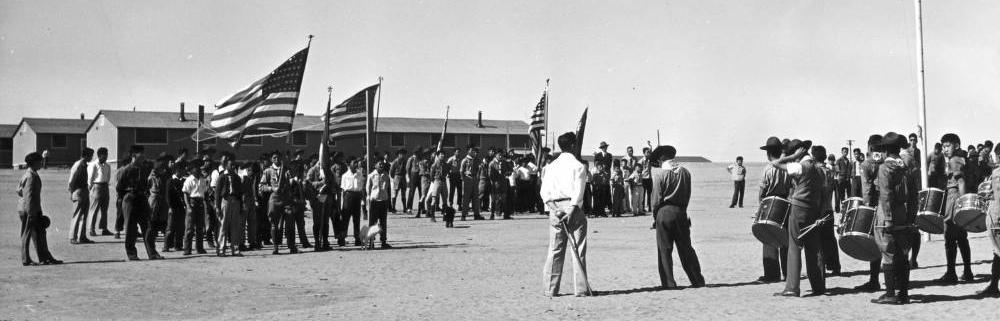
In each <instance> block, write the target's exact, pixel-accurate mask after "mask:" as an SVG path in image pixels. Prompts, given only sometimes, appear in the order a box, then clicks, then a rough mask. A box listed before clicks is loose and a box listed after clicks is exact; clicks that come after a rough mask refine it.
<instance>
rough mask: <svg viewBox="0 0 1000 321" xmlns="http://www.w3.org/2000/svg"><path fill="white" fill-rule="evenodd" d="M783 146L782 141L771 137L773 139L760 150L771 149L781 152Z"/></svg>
mask: <svg viewBox="0 0 1000 321" xmlns="http://www.w3.org/2000/svg"><path fill="white" fill-rule="evenodd" d="M781 146H782V145H781V140H780V139H778V137H774V136H771V137H769V138H768V139H767V142H766V143H764V146H761V147H760V149H761V150H771V149H778V150H780V149H781Z"/></svg>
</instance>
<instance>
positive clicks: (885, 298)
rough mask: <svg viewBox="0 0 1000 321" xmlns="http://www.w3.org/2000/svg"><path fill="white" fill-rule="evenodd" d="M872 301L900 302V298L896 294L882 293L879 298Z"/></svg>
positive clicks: (884, 302)
mask: <svg viewBox="0 0 1000 321" xmlns="http://www.w3.org/2000/svg"><path fill="white" fill-rule="evenodd" d="M872 303H875V304H899V301H898V299H897V298H896V297H895V296H888V295H885V294H883V295H881V296H879V297H878V298H877V299H872Z"/></svg>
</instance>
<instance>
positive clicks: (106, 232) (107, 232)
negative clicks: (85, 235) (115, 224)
mask: <svg viewBox="0 0 1000 321" xmlns="http://www.w3.org/2000/svg"><path fill="white" fill-rule="evenodd" d="M101 235H103V236H112V235H115V233H111V231H108V230H102V231H101Z"/></svg>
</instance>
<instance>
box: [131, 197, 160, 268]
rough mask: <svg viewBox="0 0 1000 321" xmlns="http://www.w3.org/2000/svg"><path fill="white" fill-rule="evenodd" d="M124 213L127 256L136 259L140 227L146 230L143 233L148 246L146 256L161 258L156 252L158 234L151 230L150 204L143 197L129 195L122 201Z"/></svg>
mask: <svg viewBox="0 0 1000 321" xmlns="http://www.w3.org/2000/svg"><path fill="white" fill-rule="evenodd" d="M122 212H123V213H124V214H125V254H126V255H128V257H129V258H136V257H137V255H138V254H137V251H136V248H135V241H136V239H138V238H139V227H140V226H142V227H144V228H145V229H146V230H145V231H144V233H143V243H144V244H145V245H146V255H147V256H149V257H150V258H155V257H157V256H159V253H157V252H156V243H155V242H156V232H155V231H153V230H150V229H149V222H150V220H149V203H147V201H146V199H145V198H144V197H142V196H139V195H136V194H132V193H128V194H125V198H123V199H122Z"/></svg>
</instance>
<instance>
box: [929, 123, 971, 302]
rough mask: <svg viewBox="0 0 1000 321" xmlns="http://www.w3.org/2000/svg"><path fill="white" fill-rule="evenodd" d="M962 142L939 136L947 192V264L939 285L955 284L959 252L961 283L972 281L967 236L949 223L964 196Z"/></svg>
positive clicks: (945, 244) (953, 224)
mask: <svg viewBox="0 0 1000 321" xmlns="http://www.w3.org/2000/svg"><path fill="white" fill-rule="evenodd" d="M961 145H962V140H961V139H960V138H959V137H958V135H955V134H952V133H948V134H944V136H942V137H941V151H942V152H943V153H944V158H945V172H944V175H945V179H946V181H947V183H946V189H945V197H944V200H945V202H944V211H945V213H944V216H945V225H944V251H945V260H946V262H947V270H946V271H945V273H944V275H943V276H941V278H939V279H938V282H942V283H957V282H958V275H957V274H956V273H955V257H956V255H957V254H958V253H957V252H958V251H962V261H963V263H964V266H965V271H964V273H962V280H963V281H972V280H973V279H974V275H973V274H972V262H971V256H972V254H971V253H970V249H969V233H968V232H966V231H965V230H963V229H962V228H961V227H959V226H958V225H955V223H954V222H952V220H951V219H952V218H954V215H955V207H956V204H955V203H956V202H957V201H958V198H959V197H961V196H962V195H965V191H966V184H965V173H966V169H965V166H966V164H965V157H962V155H960V153H959V152H958V151H960V150H961V148H962V147H961Z"/></svg>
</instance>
